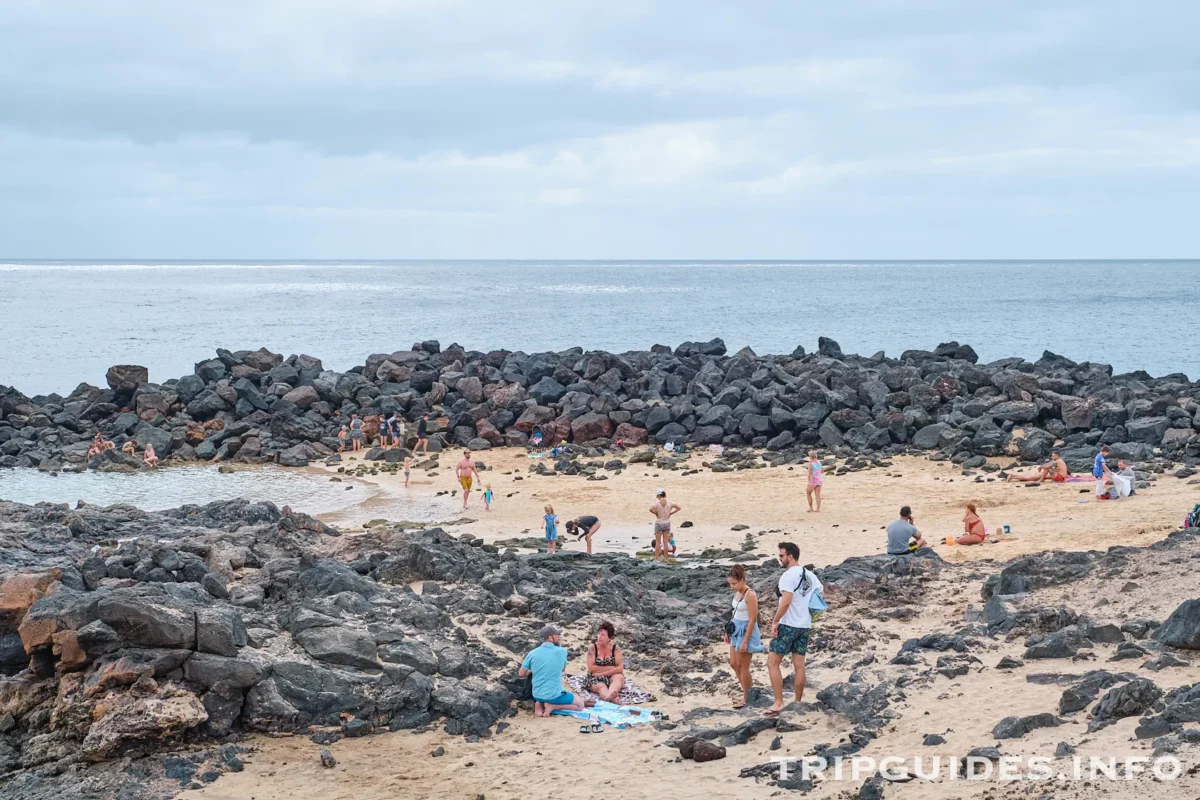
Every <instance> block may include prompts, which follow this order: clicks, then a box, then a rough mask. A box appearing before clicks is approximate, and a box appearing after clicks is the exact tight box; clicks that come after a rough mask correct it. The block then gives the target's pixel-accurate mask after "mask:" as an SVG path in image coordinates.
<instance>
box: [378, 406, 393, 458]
mask: <svg viewBox="0 0 1200 800" xmlns="http://www.w3.org/2000/svg"><path fill="white" fill-rule="evenodd" d="M375 437H376V442H375V443H376V444H377V445H379V446H380V447H382V448H383V449H384V450H386V449H387V448H388V447H389V446H390V445H391V441H392V426H391V423H389V422H388V421H387V418H386V417H384V416H383V415H382V414H380V415H379V429H378V431H377V432H376V434H375Z"/></svg>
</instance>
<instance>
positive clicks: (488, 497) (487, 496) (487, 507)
mask: <svg viewBox="0 0 1200 800" xmlns="http://www.w3.org/2000/svg"><path fill="white" fill-rule="evenodd" d="M492 497H494V495H493V494H492V485H491V484H490V483H489V484H488V485H487V488H486V489H484V491H483V510H484V511H491V510H492Z"/></svg>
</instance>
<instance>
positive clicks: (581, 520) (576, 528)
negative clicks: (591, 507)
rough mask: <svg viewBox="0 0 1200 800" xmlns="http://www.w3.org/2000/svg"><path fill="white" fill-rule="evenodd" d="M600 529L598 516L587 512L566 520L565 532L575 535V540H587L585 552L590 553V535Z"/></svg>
mask: <svg viewBox="0 0 1200 800" xmlns="http://www.w3.org/2000/svg"><path fill="white" fill-rule="evenodd" d="M598 530H600V518H599V517H593V516H592V515H590V514H588V515H585V516H582V517H576V518H575V519H573V520H569V521H568V522H567V533H569V534H571V535H572V536H574V537H575V541H579V540H580V539H584V540H585V541H586V542H587V553H588V555H589V556H590V555H591V554H592V535H593V534H595V533H596V531H598Z"/></svg>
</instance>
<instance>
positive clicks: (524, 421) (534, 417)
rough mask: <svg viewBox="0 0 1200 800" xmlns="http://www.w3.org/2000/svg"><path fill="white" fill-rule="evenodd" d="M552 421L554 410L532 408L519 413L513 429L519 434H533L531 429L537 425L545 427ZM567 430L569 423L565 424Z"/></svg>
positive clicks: (542, 407) (541, 407)
mask: <svg viewBox="0 0 1200 800" xmlns="http://www.w3.org/2000/svg"><path fill="white" fill-rule="evenodd" d="M553 419H554V409H552V408H549V407H547V406H534V407H533V408H527V409H525V410H524V411H522V412H521V416H519V417H517V421H516V422H515V423H513V427H514V428H516V429H517V430H519V431H520V432H521V433H524V434H530V433H533V429H534V428H536V427H537V426H539V425H543V426H544V425H546V424H547V423H549V422H550V421H551V420H553ZM567 425H568V428H569V427H570V421H569V420H568V422H567Z"/></svg>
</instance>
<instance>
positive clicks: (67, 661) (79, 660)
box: [51, 631, 88, 672]
mask: <svg viewBox="0 0 1200 800" xmlns="http://www.w3.org/2000/svg"><path fill="white" fill-rule="evenodd" d="M51 638H52V639H53V640H54V650H53V652H54V656H55V658H57V659H58V665H59V668H60V669H61V670H62V671H63V672H74V671H75V670H78V669H83V667H84V666H85V665H86V664H87V661H88V657H87V653H86V652H84V649H83V648H82V647H80V646H79V637H78V636H77V635H76V634H75V631H58V632H57V633H55V634H53V635H52V637H51Z"/></svg>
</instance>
